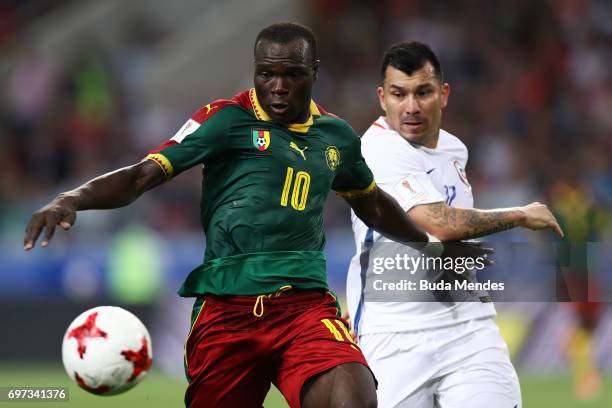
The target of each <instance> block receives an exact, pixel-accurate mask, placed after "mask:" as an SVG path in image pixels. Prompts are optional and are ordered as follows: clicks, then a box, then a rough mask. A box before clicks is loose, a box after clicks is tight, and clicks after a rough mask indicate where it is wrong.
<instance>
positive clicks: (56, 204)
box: [23, 160, 166, 251]
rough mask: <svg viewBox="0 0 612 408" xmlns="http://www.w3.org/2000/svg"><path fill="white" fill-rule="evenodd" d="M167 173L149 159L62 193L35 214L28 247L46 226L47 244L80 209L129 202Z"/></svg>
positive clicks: (45, 236) (28, 231)
mask: <svg viewBox="0 0 612 408" xmlns="http://www.w3.org/2000/svg"><path fill="white" fill-rule="evenodd" d="M165 177H166V175H165V173H164V171H163V170H162V169H161V167H159V165H158V164H157V163H155V162H153V161H151V160H145V161H142V162H140V163H138V164H134V165H132V166H128V167H124V168H121V169H118V170H115V171H113V172H111V173H107V174H104V175H102V176H99V177H96V178H95V179H93V180H90V181H88V182H87V183H85V184H83V185H82V186H80V187H78V188H76V189H74V190H71V191H67V192H65V193H61V194H59V195H58V196H57V197H56V198H55V199H54V200H53V201H51V202H50V203H49V204H47V205H46V206H44V207H43V208H41V209H40V210H38V211H36V212H35V213H34V215H32V218H31V219H30V222H29V223H28V226H27V227H26V233H25V238H24V241H23V245H24V249H25V250H26V251H28V250H30V249H32V248H34V245H35V243H36V240H37V239H38V237H39V235H40V234H41V232H42V230H43V228H44V229H45V234H44V237H43V241H42V243H41V245H42V246H47V245H48V244H49V241H50V240H51V238H52V237H53V233H54V232H55V227H56V226H57V225H59V226H61V227H62V228H63V229H64V230H68V229H70V228H71V227H72V225H73V224H74V222H75V220H76V212H77V211H81V210H94V209H108V208H118V207H123V206H126V205H128V204H130V203H131V202H133V201H134V200H136V199H137V198H138V197H140V195H141V194H142V193H144V192H145V191H147V190H149V189H151V188H153V187H155V186H157V185H159V184H160V183H161V182H162V181H163V180H164V179H165Z"/></svg>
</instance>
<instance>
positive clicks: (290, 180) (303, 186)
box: [280, 167, 310, 211]
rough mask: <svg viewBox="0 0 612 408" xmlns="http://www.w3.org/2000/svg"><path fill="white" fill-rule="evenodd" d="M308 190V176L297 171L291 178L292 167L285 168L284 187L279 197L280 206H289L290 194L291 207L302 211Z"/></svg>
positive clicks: (303, 172)
mask: <svg viewBox="0 0 612 408" xmlns="http://www.w3.org/2000/svg"><path fill="white" fill-rule="evenodd" d="M309 188H310V174H308V173H306V172H305V171H298V172H297V173H296V175H295V178H294V177H293V167H287V175H286V176H285V185H284V186H283V194H282V195H281V200H280V205H281V206H283V207H286V206H287V204H289V193H291V207H293V208H294V209H295V210H298V211H303V210H304V208H306V201H307V200H308V189H309Z"/></svg>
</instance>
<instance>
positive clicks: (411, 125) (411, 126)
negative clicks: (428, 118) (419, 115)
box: [402, 120, 424, 129]
mask: <svg viewBox="0 0 612 408" xmlns="http://www.w3.org/2000/svg"><path fill="white" fill-rule="evenodd" d="M423 123H424V122H422V121H416V120H410V121H403V122H402V125H404V126H406V127H408V128H409V129H418V128H419V127H420V126H421V125H422V124H423Z"/></svg>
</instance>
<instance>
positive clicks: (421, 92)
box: [417, 89, 431, 96]
mask: <svg viewBox="0 0 612 408" xmlns="http://www.w3.org/2000/svg"><path fill="white" fill-rule="evenodd" d="M430 93H431V90H429V89H426V90H424V91H419V92H417V95H419V96H427V95H429V94H430Z"/></svg>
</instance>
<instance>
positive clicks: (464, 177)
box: [453, 160, 472, 188]
mask: <svg viewBox="0 0 612 408" xmlns="http://www.w3.org/2000/svg"><path fill="white" fill-rule="evenodd" d="M453 165H454V166H455V170H457V174H458V175H459V179H461V181H462V182H463V184H465V185H466V186H468V187H469V188H472V186H470V182H469V181H468V179H467V174H466V173H465V170H464V169H463V167H462V166H461V163H459V161H458V160H455V161H453Z"/></svg>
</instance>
